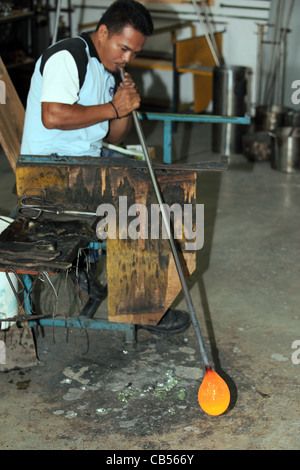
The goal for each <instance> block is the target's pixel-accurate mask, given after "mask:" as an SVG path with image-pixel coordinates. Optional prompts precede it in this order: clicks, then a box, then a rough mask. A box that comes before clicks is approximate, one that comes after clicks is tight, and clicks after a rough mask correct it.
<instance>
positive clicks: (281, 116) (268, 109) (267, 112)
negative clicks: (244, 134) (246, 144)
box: [255, 105, 291, 132]
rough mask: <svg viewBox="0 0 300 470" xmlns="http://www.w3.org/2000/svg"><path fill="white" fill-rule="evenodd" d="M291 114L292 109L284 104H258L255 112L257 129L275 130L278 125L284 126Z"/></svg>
mask: <svg viewBox="0 0 300 470" xmlns="http://www.w3.org/2000/svg"><path fill="white" fill-rule="evenodd" d="M290 116H291V110H290V109H289V108H286V107H284V106H278V105H272V106H258V107H257V108H256V114H255V130H256V131H257V132H258V131H271V132H273V131H275V130H276V129H277V128H278V127H281V126H284V125H285V122H286V121H287V119H290Z"/></svg>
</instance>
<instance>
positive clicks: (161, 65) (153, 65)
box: [128, 57, 173, 71]
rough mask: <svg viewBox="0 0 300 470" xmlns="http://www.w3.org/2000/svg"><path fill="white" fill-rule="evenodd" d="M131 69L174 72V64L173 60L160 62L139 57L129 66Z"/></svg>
mask: <svg viewBox="0 0 300 470" xmlns="http://www.w3.org/2000/svg"><path fill="white" fill-rule="evenodd" d="M128 66H129V67H137V68H143V69H151V70H154V69H160V70H169V71H172V70H173V64H172V61H171V60H160V59H151V58H146V57H145V58H144V57H137V58H136V59H134V60H133V61H131V62H130V63H129V64H128Z"/></svg>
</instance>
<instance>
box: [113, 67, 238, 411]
mask: <svg viewBox="0 0 300 470" xmlns="http://www.w3.org/2000/svg"><path fill="white" fill-rule="evenodd" d="M120 75H121V79H122V82H123V83H124V71H123V69H121V68H120ZM132 117H133V120H134V124H135V127H136V131H137V134H138V138H139V141H140V145H141V147H142V150H143V153H144V157H145V160H146V162H147V167H148V170H149V174H150V178H151V181H152V184H153V187H154V191H155V195H156V198H157V201H158V204H159V207H160V210H161V214H162V219H163V221H164V225H165V228H166V231H167V234H168V239H169V242H170V247H171V251H172V254H173V257H174V261H175V265H176V268H177V272H178V276H179V279H180V282H181V286H182V290H183V293H184V297H185V300H186V304H187V307H188V311H189V314H190V318H191V322H192V325H193V327H194V330H195V333H196V337H197V341H198V346H199V350H200V354H201V357H202V360H203V363H204V366H205V370H206V374H205V377H204V381H203V382H202V385H201V386H200V388H199V392H198V400H199V404H200V406H201V407H202V409H203V410H204V411H205V412H207V413H209V414H215V415H217V414H221V413H223V412H224V411H225V410H226V409H227V407H228V405H229V401H230V393H229V389H228V387H227V384H226V383H225V382H224V381H223V379H222V378H221V377H220V376H219V375H218V374H217V373H216V372H214V371H213V370H212V368H211V366H210V364H209V360H208V357H207V353H206V350H205V346H204V341H203V337H202V333H201V330H200V326H199V323H198V319H197V316H196V312H195V308H194V305H193V301H192V298H191V295H190V292H189V289H188V286H187V283H186V279H185V275H184V271H183V268H182V265H181V262H180V258H179V255H178V252H177V248H176V245H175V241H174V238H173V235H172V233H171V229H170V226H169V222H168V221H169V219H168V216H167V213H166V210H165V206H164V204H163V199H162V194H161V190H160V187H159V185H158V182H157V178H156V176H155V173H154V170H153V166H152V162H151V158H150V155H149V152H148V148H147V145H146V140H145V137H144V133H143V129H142V126H141V124H140V121H139V118H138V114H137V111H133V112H132ZM215 378H217V381H215V380H214V379H215ZM221 388H222V397H221V398H222V400H221V401H224V400H223V398H224V397H223V395H224V391H223V389H225V392H226V393H225V395H226V397H225V402H224V403H222V406H221V407H220V408H219V406H214V405H216V403H215V402H216V401H218V398H217V399H216V397H215V395H216V394H217V395H218V393H219V392H220V389H221ZM201 390H202V391H201ZM200 395H201V396H200ZM202 395H204V401H205V403H204V404H203V405H202V401H203V400H202V399H203V396H202ZM212 395H213V396H212ZM201 400H202V401H201ZM211 401H212V403H210V402H211ZM207 402H208V404H207ZM207 405H208V406H207ZM210 405H212V406H210ZM218 405H219V403H218ZM223 408H224V409H223ZM220 410H222V411H221V412H219V411H220ZM210 411H213V412H212V413H211V412H210Z"/></svg>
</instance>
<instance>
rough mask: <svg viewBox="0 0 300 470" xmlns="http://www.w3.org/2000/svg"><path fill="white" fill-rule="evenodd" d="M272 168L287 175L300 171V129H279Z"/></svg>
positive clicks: (275, 141)
mask: <svg viewBox="0 0 300 470" xmlns="http://www.w3.org/2000/svg"><path fill="white" fill-rule="evenodd" d="M271 166H272V168H274V169H275V170H279V171H283V172H285V173H294V172H295V171H296V170H299V169H300V127H296V128H292V127H279V128H278V129H277V131H276V136H275V138H274V147H273V152H272V159H271Z"/></svg>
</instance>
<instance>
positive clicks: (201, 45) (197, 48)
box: [176, 32, 223, 68]
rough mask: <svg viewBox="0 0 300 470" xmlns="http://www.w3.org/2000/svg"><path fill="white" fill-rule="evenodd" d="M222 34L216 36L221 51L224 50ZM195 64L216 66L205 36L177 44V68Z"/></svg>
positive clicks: (184, 40)
mask: <svg viewBox="0 0 300 470" xmlns="http://www.w3.org/2000/svg"><path fill="white" fill-rule="evenodd" d="M222 34H223V33H222V32H220V33H216V34H215V35H214V36H215V40H216V43H217V45H218V48H219V50H220V51H221V49H222ZM195 63H201V64H203V65H209V66H215V65H216V63H215V60H214V57H213V55H212V53H211V50H210V48H209V46H208V44H207V40H206V37H205V36H196V37H193V38H189V39H183V40H181V41H177V42H176V67H177V68H179V67H186V66H190V65H191V64H195Z"/></svg>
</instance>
